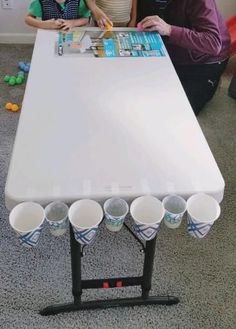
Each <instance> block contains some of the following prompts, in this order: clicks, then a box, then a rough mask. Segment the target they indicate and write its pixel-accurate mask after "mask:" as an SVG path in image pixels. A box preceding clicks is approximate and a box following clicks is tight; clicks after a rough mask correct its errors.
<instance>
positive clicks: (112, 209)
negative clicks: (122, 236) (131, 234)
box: [104, 198, 129, 232]
mask: <svg viewBox="0 0 236 329" xmlns="http://www.w3.org/2000/svg"><path fill="white" fill-rule="evenodd" d="M128 211H129V206H128V203H127V202H126V201H125V200H123V199H120V198H111V199H108V200H106V201H105V203H104V212H105V224H106V227H107V229H108V230H109V231H111V232H118V231H120V229H121V228H122V226H123V223H124V220H125V216H126V215H127V213H128Z"/></svg>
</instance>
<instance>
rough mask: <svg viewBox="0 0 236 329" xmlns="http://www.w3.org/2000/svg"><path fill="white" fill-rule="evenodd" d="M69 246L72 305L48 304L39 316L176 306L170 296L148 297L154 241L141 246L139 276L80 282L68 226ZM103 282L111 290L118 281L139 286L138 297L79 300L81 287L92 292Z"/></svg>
mask: <svg viewBox="0 0 236 329" xmlns="http://www.w3.org/2000/svg"><path fill="white" fill-rule="evenodd" d="M70 246H71V269H72V294H73V296H74V302H72V303H67V304H57V305H51V306H48V307H46V308H44V309H43V310H41V311H40V314H41V315H54V314H58V313H62V312H71V311H77V310H87V309H98V308H108V307H121V306H135V305H136V306H137V305H153V304H164V305H172V304H177V303H178V302H179V299H178V298H177V297H174V296H149V291H150V289H151V280H152V272H153V263H154V256H155V247H156V238H154V239H153V240H151V241H147V243H146V247H145V258H144V265H143V275H142V277H125V278H110V279H97V280H81V246H80V244H79V243H78V242H77V241H76V240H75V238H74V233H73V229H72V227H71V226H70ZM103 280H104V281H106V282H108V284H110V287H111V288H114V287H115V284H116V282H122V280H123V286H134V285H141V287H142V296H140V297H132V298H117V299H107V300H94V301H87V302H82V301H81V295H82V288H84V289H94V288H102V282H103Z"/></svg>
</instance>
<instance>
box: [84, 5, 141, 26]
mask: <svg viewBox="0 0 236 329" xmlns="http://www.w3.org/2000/svg"><path fill="white" fill-rule="evenodd" d="M86 2H87V5H88V7H89V8H90V10H91V12H92V14H93V16H94V18H95V20H96V22H97V24H98V26H99V27H101V28H104V27H107V26H106V24H107V23H108V25H114V26H120V27H124V26H128V27H135V26H136V19H137V0H86Z"/></svg>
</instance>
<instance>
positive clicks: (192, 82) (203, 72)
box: [175, 60, 227, 115]
mask: <svg viewBox="0 0 236 329" xmlns="http://www.w3.org/2000/svg"><path fill="white" fill-rule="evenodd" d="M226 64H227V60H226V61H224V62H221V63H215V64H204V65H179V66H175V69H176V72H177V74H178V76H179V79H180V81H181V83H182V86H183V88H184V90H185V93H186V95H187V97H188V100H189V102H190V104H191V106H192V109H193V111H194V113H195V114H196V115H198V114H199V112H200V111H201V110H202V109H203V107H204V105H205V104H206V103H207V102H208V101H209V100H210V99H211V98H212V97H213V95H214V93H215V91H216V89H217V86H218V83H219V80H220V77H221V75H222V73H223V71H224V69H225V67H226Z"/></svg>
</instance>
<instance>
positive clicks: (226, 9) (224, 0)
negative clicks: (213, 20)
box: [216, 0, 236, 19]
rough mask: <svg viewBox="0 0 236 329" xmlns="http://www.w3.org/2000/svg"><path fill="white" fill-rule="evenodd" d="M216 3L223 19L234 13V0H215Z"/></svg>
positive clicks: (235, 6)
mask: <svg viewBox="0 0 236 329" xmlns="http://www.w3.org/2000/svg"><path fill="white" fill-rule="evenodd" d="M216 4H217V7H218V9H219V10H220V12H221V14H222V15H223V17H224V18H225V19H227V18H229V17H230V16H232V15H236V0H216Z"/></svg>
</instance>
